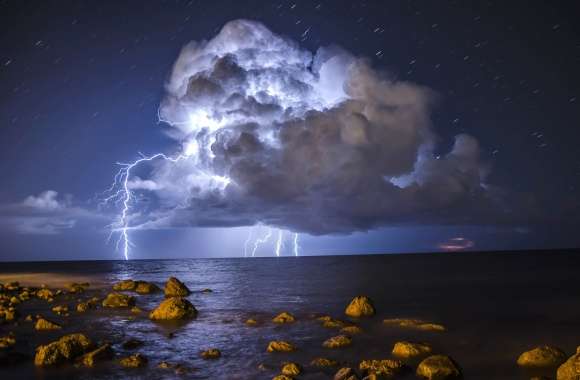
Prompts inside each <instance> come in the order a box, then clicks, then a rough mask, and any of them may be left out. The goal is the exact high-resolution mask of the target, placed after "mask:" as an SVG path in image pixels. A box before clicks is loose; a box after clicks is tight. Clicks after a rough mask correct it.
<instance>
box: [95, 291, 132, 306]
mask: <svg viewBox="0 0 580 380" xmlns="http://www.w3.org/2000/svg"><path fill="white" fill-rule="evenodd" d="M103 306H104V307H132V306H135V297H132V296H128V295H126V294H121V293H115V292H113V293H109V294H107V297H106V298H105V299H104V300H103Z"/></svg>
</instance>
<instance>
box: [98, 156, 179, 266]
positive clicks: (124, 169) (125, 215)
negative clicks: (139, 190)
mask: <svg viewBox="0 0 580 380" xmlns="http://www.w3.org/2000/svg"><path fill="white" fill-rule="evenodd" d="M187 157H188V156H185V155H179V156H176V157H170V156H167V155H166V154H164V153H156V154H154V155H151V156H144V155H142V154H141V158H139V159H138V160H135V161H133V162H131V163H117V164H118V165H120V166H121V169H119V171H118V172H117V174H115V178H114V180H113V184H112V185H111V187H110V188H109V189H108V190H106V191H105V193H112V194H111V195H109V196H108V197H106V198H104V199H103V201H102V203H101V204H103V205H105V204H107V203H109V202H111V201H115V203H117V202H120V203H121V204H122V209H121V214H120V216H119V218H118V220H117V222H116V223H115V225H114V226H110V227H111V233H110V235H109V239H110V237H111V235H112V234H113V233H114V232H119V239H118V240H117V244H116V249H117V250H119V247H122V251H123V256H124V257H125V260H129V251H130V249H131V247H134V246H135V245H134V244H133V243H132V242H131V240H130V237H129V231H130V230H131V228H132V227H131V226H130V220H129V217H130V215H129V212H130V210H131V201H132V200H133V199H134V194H133V192H132V191H131V189H130V186H129V179H130V178H131V170H132V169H134V168H135V167H137V166H138V165H139V164H141V163H144V162H151V161H153V160H156V159H163V160H166V161H171V162H173V163H176V162H179V161H181V160H183V159H185V158H187ZM117 187H119V189H118V190H117V191H115V192H114V190H115V189H116V188H117Z"/></svg>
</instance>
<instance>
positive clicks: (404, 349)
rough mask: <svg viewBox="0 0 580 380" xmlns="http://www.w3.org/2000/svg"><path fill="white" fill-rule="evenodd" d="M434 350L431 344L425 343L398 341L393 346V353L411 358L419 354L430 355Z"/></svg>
mask: <svg viewBox="0 0 580 380" xmlns="http://www.w3.org/2000/svg"><path fill="white" fill-rule="evenodd" d="M431 351H432V349H431V346H429V345H428V344H425V343H411V342H405V341H403V342H397V343H395V346H394V347H393V355H395V356H397V357H400V358H405V359H411V358H416V357H418V356H423V355H428V354H430V353H431Z"/></svg>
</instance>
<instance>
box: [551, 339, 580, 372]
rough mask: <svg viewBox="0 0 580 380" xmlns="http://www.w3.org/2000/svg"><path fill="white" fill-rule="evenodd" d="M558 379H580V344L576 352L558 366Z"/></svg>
mask: <svg viewBox="0 0 580 380" xmlns="http://www.w3.org/2000/svg"><path fill="white" fill-rule="evenodd" d="M556 379H557V380H579V379H580V346H579V347H578V348H577V349H576V354H574V355H572V356H570V358H568V360H566V362H565V363H564V364H562V365H561V366H560V367H559V368H558V372H557V375H556Z"/></svg>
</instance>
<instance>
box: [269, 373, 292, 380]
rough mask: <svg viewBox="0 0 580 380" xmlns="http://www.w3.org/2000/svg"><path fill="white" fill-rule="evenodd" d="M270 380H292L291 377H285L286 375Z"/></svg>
mask: <svg viewBox="0 0 580 380" xmlns="http://www.w3.org/2000/svg"><path fill="white" fill-rule="evenodd" d="M272 380H293V379H292V377H290V376H287V375H284V374H282V375H276V376H274V377H273V378H272Z"/></svg>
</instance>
